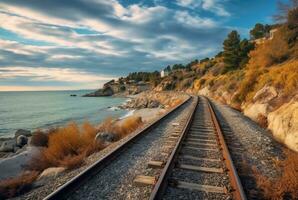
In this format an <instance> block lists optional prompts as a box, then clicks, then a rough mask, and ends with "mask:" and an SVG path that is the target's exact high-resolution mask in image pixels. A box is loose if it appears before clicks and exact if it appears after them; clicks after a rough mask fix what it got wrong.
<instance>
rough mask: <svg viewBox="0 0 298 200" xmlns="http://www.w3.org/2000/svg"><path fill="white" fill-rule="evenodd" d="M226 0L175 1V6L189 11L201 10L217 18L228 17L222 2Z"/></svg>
mask: <svg viewBox="0 0 298 200" xmlns="http://www.w3.org/2000/svg"><path fill="white" fill-rule="evenodd" d="M225 1H227V0H177V4H178V5H179V6H182V7H187V8H191V9H200V8H201V9H203V10H205V11H210V12H212V13H214V14H216V15H218V16H224V17H228V16H230V15H231V14H230V13H229V12H228V11H227V10H226V9H225V8H224V6H223V4H222V2H225Z"/></svg>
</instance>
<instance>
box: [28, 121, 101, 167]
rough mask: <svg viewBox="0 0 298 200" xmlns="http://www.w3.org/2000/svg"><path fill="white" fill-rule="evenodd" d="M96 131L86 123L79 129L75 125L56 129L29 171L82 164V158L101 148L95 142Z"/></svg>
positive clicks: (32, 162) (33, 160)
mask: <svg viewBox="0 0 298 200" xmlns="http://www.w3.org/2000/svg"><path fill="white" fill-rule="evenodd" d="M96 133H97V129H96V128H94V127H93V126H92V125H91V124H89V123H88V122H85V123H84V124H83V125H82V127H81V128H79V127H78V126H77V125H76V124H75V123H70V124H69V125H67V126H66V127H63V128H59V129H56V130H55V131H54V132H52V133H51V134H49V138H48V147H47V148H45V149H43V150H42V151H41V153H40V154H39V155H38V156H36V157H34V158H33V159H32V161H31V163H30V165H29V169H31V170H37V171H42V170H44V169H46V168H48V167H66V168H68V169H69V168H74V167H78V166H80V165H81V164H82V163H83V162H84V158H85V157H86V156H88V155H90V154H91V153H93V152H95V151H98V150H100V149H102V148H103V145H102V144H100V143H97V142H96V141H95V136H96Z"/></svg>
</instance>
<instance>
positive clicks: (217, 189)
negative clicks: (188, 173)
mask: <svg viewBox="0 0 298 200" xmlns="http://www.w3.org/2000/svg"><path fill="white" fill-rule="evenodd" d="M175 186H176V187H177V188H182V189H190V190H198V191H202V192H207V193H220V194H226V193H227V189H226V187H218V186H211V185H201V184H197V183H189V182H184V181H177V182H176V184H175Z"/></svg>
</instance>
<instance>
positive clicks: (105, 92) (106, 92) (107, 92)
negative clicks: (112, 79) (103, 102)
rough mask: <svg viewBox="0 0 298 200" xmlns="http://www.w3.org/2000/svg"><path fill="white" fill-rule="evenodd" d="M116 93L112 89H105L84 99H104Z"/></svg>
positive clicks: (87, 95) (86, 95)
mask: <svg viewBox="0 0 298 200" xmlns="http://www.w3.org/2000/svg"><path fill="white" fill-rule="evenodd" d="M113 94H114V91H113V90H112V88H111V87H104V88H103V89H99V90H96V91H95V92H92V93H89V94H85V95H84V96H83V97H104V96H112V95H113Z"/></svg>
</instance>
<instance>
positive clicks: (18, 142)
mask: <svg viewBox="0 0 298 200" xmlns="http://www.w3.org/2000/svg"><path fill="white" fill-rule="evenodd" d="M27 143H28V138H27V137H26V136H24V135H20V136H18V137H17V139H16V145H17V146H18V147H22V146H24V145H26V144H27Z"/></svg>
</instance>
